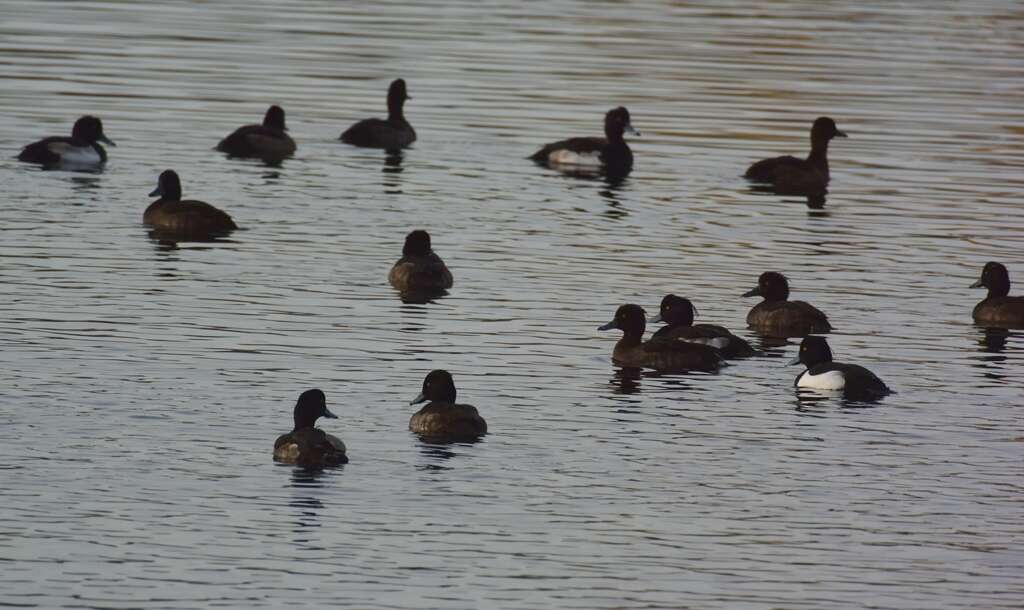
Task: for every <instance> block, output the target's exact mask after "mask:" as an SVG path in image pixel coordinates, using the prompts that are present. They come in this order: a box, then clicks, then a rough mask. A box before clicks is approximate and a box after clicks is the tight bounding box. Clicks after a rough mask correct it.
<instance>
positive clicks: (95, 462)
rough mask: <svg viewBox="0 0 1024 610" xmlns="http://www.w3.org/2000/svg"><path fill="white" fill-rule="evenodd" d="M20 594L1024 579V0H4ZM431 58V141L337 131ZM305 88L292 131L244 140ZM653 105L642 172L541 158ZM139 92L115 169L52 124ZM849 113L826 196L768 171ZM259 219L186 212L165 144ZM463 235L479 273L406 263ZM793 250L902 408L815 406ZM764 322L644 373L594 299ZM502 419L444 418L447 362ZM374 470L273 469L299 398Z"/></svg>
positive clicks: (752, 586) (833, 601) (424, 110)
mask: <svg viewBox="0 0 1024 610" xmlns="http://www.w3.org/2000/svg"><path fill="white" fill-rule="evenodd" d="M0 14H2V15H3V17H2V19H0V82H2V84H3V86H2V87H0V125H2V129H0V150H2V151H3V153H2V155H0V183H2V185H3V190H4V196H3V197H2V198H0V281H2V285H3V292H4V296H3V298H2V299H0V344H2V351H0V387H2V390H0V392H2V395H0V397H2V401H0V421H2V423H3V425H2V427H0V473H2V474H0V485H2V488H3V501H2V503H0V605H3V606H6V605H12V606H24V607H46V608H58V607H59V608H135V607H144V608H183V609H184V608H199V607H226V608H228V607H229V608H280V607H285V606H288V607H326V606H327V605H330V606H332V607H344V608H424V609H428V608H467V609H470V608H523V609H536V608H580V609H593V608H607V609H612V608H676V609H678V608H702V609H704V608H721V609H735V608H807V609H812V608H813V609H820V608H855V607H862V608H929V609H938V608H986V609H993V608H1019V607H1021V600H1024V580H1022V579H1021V574H1022V573H1024V529H1022V527H1021V523H1022V521H1021V520H1022V516H1024V503H1022V491H1024V469H1022V456H1024V333H1022V331H1014V332H1009V333H986V332H985V331H984V330H982V329H980V328H978V327H975V326H974V325H973V324H972V321H971V309H972V307H973V306H974V304H975V303H977V302H978V301H979V300H980V299H981V298H982V297H983V293H982V291H979V290H970V289H968V288H967V286H968V285H969V284H971V283H972V282H973V281H974V280H975V279H976V278H977V277H978V276H979V274H980V270H981V267H982V265H983V264H984V263H985V261H988V260H998V261H1002V262H1003V263H1005V264H1006V265H1007V266H1008V267H1009V269H1010V274H1011V280H1013V279H1016V280H1017V282H1018V283H1017V284H1016V287H1015V289H1014V292H1015V293H1021V292H1024V290H1022V289H1024V256H1022V252H1024V212H1022V210H1024V171H1022V168H1024V138H1022V136H1024V35H1022V32H1024V11H1022V9H1021V5H1020V4H1019V3H1017V2H1012V1H1009V0H1007V1H1005V2H983V1H975V2H969V3H966V2H945V1H944V2H931V3H927V4H925V3H920V4H918V3H889V2H875V3H867V4H864V3H856V4H853V3H847V2H810V1H808V2H796V1H791V2H771V3H767V2H764V3H744V2H728V1H721V2H693V3H690V2H668V3H665V2H638V3H627V2H585V3H584V2H580V3H577V2H566V1H562V0H555V1H552V2H544V3H533V2H506V1H484V2H462V3H436V4H435V3H422V4H417V5H416V6H408V5H406V3H402V2H374V3H365V4H364V3H352V4H350V3H336V2H327V1H325V2H292V1H278V2H174V3H166V4H165V5H163V6H158V5H157V4H156V3H132V2H114V1H110V2H40V1H36V0H24V1H12V0H3V1H0ZM396 77H404V78H405V79H406V80H407V81H408V83H409V92H410V94H411V95H412V97H413V99H412V100H411V101H410V102H409V103H408V105H407V106H406V114H407V116H408V118H409V119H410V121H411V122H412V124H413V125H414V126H415V127H416V129H417V131H418V133H419V140H418V141H417V142H416V144H415V146H414V147H413V148H412V149H410V150H408V151H407V152H406V154H405V155H404V157H403V158H402V159H401V160H400V161H398V162H395V161H390V162H388V161H386V160H385V157H384V155H383V154H381V153H379V152H377V151H367V150H360V149H356V148H352V147H348V146H345V145H343V144H341V143H339V142H338V141H337V140H336V138H337V137H338V134H340V133H341V131H342V130H343V129H344V128H345V127H347V126H348V125H349V124H351V123H352V122H353V121H355V120H357V119H360V118H364V117H368V116H381V115H383V114H384V93H385V91H386V88H387V84H388V83H389V82H390V80H391V79H393V78H396ZM271 103H277V104H281V105H282V106H284V108H285V110H286V112H287V113H288V122H289V126H290V130H291V133H292V135H293V137H294V138H295V139H296V141H297V142H298V146H299V148H298V152H297V154H296V156H295V158H293V159H291V160H288V161H286V162H285V163H284V164H283V165H282V166H280V167H266V166H263V165H261V164H259V163H256V162H248V161H238V160H228V159H225V158H224V157H223V156H222V155H220V154H218V153H216V152H214V151H213V150H211V149H212V147H213V146H214V145H215V144H216V143H217V141H218V139H219V138H221V137H223V136H224V135H226V134H227V133H228V132H229V131H231V130H232V129H234V128H235V127H237V126H238V125H241V124H243V123H251V122H258V121H259V120H260V119H261V118H262V116H263V112H264V111H265V110H266V108H267V106H268V105H269V104H271ZM618 105H625V106H627V107H628V108H629V109H630V111H631V113H632V115H633V125H634V126H635V127H636V128H637V129H639V130H640V131H641V132H642V134H643V135H642V136H641V137H639V138H633V139H631V143H632V147H633V150H634V153H635V155H636V159H637V162H636V169H635V171H634V172H633V173H632V175H631V176H630V177H629V178H628V179H627V180H626V181H625V182H624V183H622V184H618V185H610V184H606V183H605V182H603V181H601V180H586V179H579V178H571V177H566V176H563V175H560V174H558V173H557V172H555V171H552V170H548V169H543V168H538V167H536V166H534V165H533V164H532V163H530V162H529V161H527V160H526V159H525V157H526V156H527V155H529V154H530V153H532V152H533V151H534V150H536V149H537V148H538V147H539V146H540V145H541V144H543V143H545V142H549V141H552V140H555V139H559V138H562V137H568V136H573V135H599V134H600V133H601V120H602V117H603V115H604V112H605V111H607V110H608V109H609V108H611V107H613V106H618ZM87 113H92V114H96V115H97V116H100V117H101V118H102V119H103V121H104V125H105V129H106V133H107V135H108V136H109V137H110V138H111V139H113V140H115V141H116V142H117V147H116V148H108V152H109V154H110V162H109V163H108V165H107V167H106V170H105V171H104V172H102V173H74V172H65V171H47V172H43V171H39V170H38V169H36V168H34V167H32V166H28V165H25V164H21V163H18V162H17V161H16V160H14V158H13V157H14V156H15V155H16V154H17V152H18V151H19V150H20V148H21V146H23V145H24V144H27V143H28V142H30V141H33V140H35V139H38V138H40V137H43V136H47V135H64V134H66V133H69V132H70V128H71V124H72V123H73V121H74V120H75V118H77V117H78V116H80V115H83V114H87ZM819 115H829V116H832V117H834V118H835V119H836V121H837V122H838V124H839V127H840V129H843V130H845V131H847V132H848V133H849V135H850V137H849V139H846V140H837V141H835V142H833V145H832V147H831V150H830V159H831V165H832V174H833V179H832V184H831V185H830V192H829V194H828V200H827V203H826V205H825V207H824V208H823V209H820V210H815V209H810V208H809V207H808V206H807V204H806V202H805V201H803V200H802V199H801V198H799V197H779V196H775V195H765V194H760V193H756V192H753V191H752V190H751V189H750V186H749V185H748V184H746V182H745V181H744V180H743V179H742V178H740V177H739V176H740V175H741V174H742V172H743V171H744V169H745V168H746V166H747V165H748V164H749V163H750V162H752V161H754V160H756V159H759V158H762V157H766V156H769V155H774V154H786V153H792V154H801V155H802V154H805V153H806V149H807V132H808V129H809V126H810V123H811V121H812V120H813V119H814V118H815V117H817V116H819ZM166 168H174V169H176V170H177V171H178V172H179V174H181V176H182V180H183V183H184V191H185V196H186V197H194V198H198V199H203V200H205V201H209V202H211V203H214V204H215V205H217V206H219V207H221V208H222V209H224V210H226V211H227V212H229V213H230V214H232V215H233V216H234V218H235V219H236V221H237V222H238V224H239V225H240V226H241V227H242V230H240V231H238V232H236V233H234V234H233V235H231V236H230V238H228V239H224V240H220V241H217V242H214V243H180V244H178V245H177V246H176V247H174V246H171V245H167V244H161V243H158V242H157V241H154V240H151V239H150V238H149V237H148V235H147V232H146V230H145V229H144V227H143V226H142V225H141V217H142V211H143V209H144V208H145V206H146V205H147V204H148V203H149V201H150V200H151V199H150V198H149V197H147V193H148V192H149V191H150V190H152V189H153V188H154V187H155V186H156V177H157V175H158V174H159V172H160V171H162V170H163V169H166ZM413 228H426V229H428V230H430V231H431V233H432V234H433V237H434V247H435V250H436V251H437V252H438V253H439V254H440V255H441V256H442V257H443V258H444V259H445V261H446V262H447V263H448V265H449V267H450V268H451V269H452V271H453V273H454V275H455V288H454V289H453V290H452V291H451V293H450V295H449V296H447V297H445V298H442V299H439V300H437V301H436V302H433V303H428V304H425V305H416V304H403V303H402V302H401V300H400V299H399V298H398V297H397V295H396V294H395V292H394V291H393V290H392V289H391V288H390V286H389V285H388V284H387V280H386V276H387V272H388V269H389V268H390V266H391V264H392V263H393V262H394V261H395V260H396V259H397V258H398V256H399V254H400V251H401V246H402V240H403V238H404V236H405V234H406V232H408V231H409V230H411V229H413ZM766 270H777V271H781V272H783V273H786V274H787V275H788V276H789V278H790V281H791V287H792V290H793V296H794V298H800V299H805V300H808V301H810V302H812V303H814V304H815V305H817V306H818V307H820V308H821V309H823V310H824V311H825V312H827V313H828V315H829V317H830V318H831V320H832V321H833V324H834V326H835V328H836V330H835V331H834V332H833V333H832V334H831V335H830V336H829V342H830V343H831V345H832V348H833V350H834V351H835V353H836V357H837V359H838V360H842V361H848V362H857V363H860V364H863V365H866V366H868V367H870V368H871V369H872V370H873V371H875V372H876V373H877V374H878V375H879V376H880V377H882V378H883V379H884V380H885V381H886V382H887V383H888V384H889V385H890V386H892V387H893V388H894V389H895V390H896V391H897V394H895V395H893V396H890V397H888V398H886V399H885V400H883V401H881V402H878V403H876V404H874V405H858V404H851V403H846V402H843V401H841V400H839V399H836V398H831V397H822V398H819V399H812V400H808V399H801V398H798V396H797V395H796V393H795V392H794V390H793V387H792V383H793V379H794V377H795V376H796V375H797V373H799V370H800V367H786V366H784V363H785V362H786V361H787V360H788V359H789V358H790V357H792V356H793V354H794V353H795V346H796V341H790V342H789V343H788V344H786V345H781V346H780V345H772V344H771V343H763V342H761V341H759V340H758V338H757V336H756V335H755V334H753V333H752V332H751V331H749V330H747V329H746V328H745V323H744V317H745V315H746V312H747V310H748V309H749V308H750V307H751V306H752V305H754V300H752V299H743V298H740V296H739V295H740V294H742V293H743V292H745V291H747V290H748V289H750V288H752V287H753V286H754V284H755V282H756V278H757V275H758V274H759V273H760V272H762V271H766ZM668 292H675V293H677V294H685V295H687V296H689V297H691V298H692V299H693V300H694V301H695V303H696V305H697V307H698V308H699V311H700V314H699V316H698V321H705V322H715V323H719V324H724V325H726V326H728V327H729V328H730V329H731V330H733V332H736V333H738V334H741V335H743V336H746V337H748V338H750V339H751V340H752V341H753V342H754V343H755V344H756V345H762V344H764V345H765V346H766V347H767V348H768V349H767V351H766V352H765V354H764V355H762V356H760V357H755V358H751V359H748V360H742V361H736V362H734V363H733V364H732V365H730V366H729V367H727V368H726V369H724V370H723V371H722V372H721V373H720V374H717V375H664V376H655V375H648V376H643V377H636V376H634V375H629V374H623V373H622V372H620V371H619V370H618V369H617V368H616V367H615V366H614V365H613V364H612V362H611V359H610V355H611V350H612V347H613V345H614V343H615V341H616V340H617V339H618V336H619V335H618V334H617V333H600V332H597V331H596V330H595V329H596V327H597V326H598V325H600V324H603V323H604V322H607V321H608V320H609V319H611V317H612V315H613V314H614V311H615V308H616V307H617V306H618V305H620V304H622V303H627V302H635V303H638V304H641V305H643V306H644V307H646V308H647V310H648V312H649V313H650V314H652V313H653V312H654V311H655V310H656V309H657V305H658V302H659V301H660V299H661V297H662V296H663V295H664V294H666V293H668ZM434 368H446V369H448V370H450V371H452V373H453V374H454V376H455V381H456V384H457V386H458V388H459V398H460V400H461V401H464V402H468V403H472V404H475V405H476V406H477V407H478V408H479V410H480V412H481V414H482V415H483V416H484V417H485V418H486V419H487V421H488V424H489V426H490V430H491V434H489V435H488V436H487V437H486V438H485V439H484V440H483V441H482V442H479V443H476V444H472V445H451V446H432V445H425V444H423V443H421V442H420V441H419V440H417V439H416V438H415V437H413V436H412V435H411V434H410V433H409V432H408V430H407V422H408V419H409V416H410V415H411V414H412V413H413V412H414V410H415V407H410V406H409V405H408V402H409V400H411V399H412V398H413V397H414V396H416V394H417V393H418V392H419V390H420V384H421V382H422V379H423V376H424V375H425V374H426V373H427V372H428V371H429V370H431V369H434ZM311 387H319V388H322V389H323V390H324V391H325V392H326V394H327V399H328V405H329V407H330V408H331V409H332V410H333V411H334V412H335V413H337V414H338V415H339V416H340V419H337V420H326V421H322V422H321V425H322V427H323V428H325V429H326V430H328V431H330V432H332V433H334V434H337V435H338V436H340V437H341V438H343V439H344V440H345V442H346V443H347V444H348V446H349V454H350V457H351V463H349V464H348V465H346V466H344V467H340V468H336V469H329V470H325V471H321V472H307V471H303V470H301V469H296V468H293V467H290V466H283V465H278V464H275V463H274V462H273V461H272V459H271V450H272V445H273V441H274V439H275V437H276V436H277V435H278V434H281V433H283V432H286V431H288V430H289V429H290V428H291V409H292V406H293V405H294V401H295V398H296V397H297V396H298V394H299V393H300V392H301V391H303V390H305V389H308V388H311Z"/></svg>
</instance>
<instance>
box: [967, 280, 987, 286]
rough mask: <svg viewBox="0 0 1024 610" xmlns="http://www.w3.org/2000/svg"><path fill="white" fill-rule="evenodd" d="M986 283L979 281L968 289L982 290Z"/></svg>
mask: <svg viewBox="0 0 1024 610" xmlns="http://www.w3.org/2000/svg"><path fill="white" fill-rule="evenodd" d="M984 282H985V280H978V281H977V282H974V283H973V284H971V285H970V286H968V288H981V287H982V286H984V285H985V284H984Z"/></svg>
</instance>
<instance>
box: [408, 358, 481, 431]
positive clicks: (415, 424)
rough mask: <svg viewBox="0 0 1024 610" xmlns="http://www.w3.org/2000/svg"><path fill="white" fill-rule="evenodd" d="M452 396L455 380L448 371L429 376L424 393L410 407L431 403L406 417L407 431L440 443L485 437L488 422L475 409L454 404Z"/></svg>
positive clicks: (424, 384)
mask: <svg viewBox="0 0 1024 610" xmlns="http://www.w3.org/2000/svg"><path fill="white" fill-rule="evenodd" d="M455 395H456V392H455V381H454V380H453V379H452V376H451V374H450V373H449V372H448V371H445V370H441V369H438V370H435V371H431V372H430V373H428V374H427V376H426V378H425V379H424V380H423V391H422V392H420V395H419V396H417V397H416V398H415V399H413V401H412V402H411V403H409V404H412V405H415V404H419V403H421V402H425V401H428V400H429V401H430V402H429V403H427V405H426V406H424V407H423V408H422V409H420V410H419V411H417V412H416V413H415V414H414V415H413V416H412V417H411V418H409V430H412V431H413V432H415V433H416V434H418V435H419V436H420V437H422V438H423V439H424V440H427V441H431V442H439V443H457V442H472V441H475V440H477V439H478V438H480V437H481V436H483V435H485V434H487V422H485V421H484V418H482V417H480V413H479V412H478V411H477V410H476V407H474V406H473V405H466V404H458V403H456V402H455Z"/></svg>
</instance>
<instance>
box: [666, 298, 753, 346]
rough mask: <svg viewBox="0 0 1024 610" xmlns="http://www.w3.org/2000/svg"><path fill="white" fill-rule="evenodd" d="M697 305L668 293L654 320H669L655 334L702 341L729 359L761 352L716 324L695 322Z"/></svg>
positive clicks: (680, 339)
mask: <svg viewBox="0 0 1024 610" xmlns="http://www.w3.org/2000/svg"><path fill="white" fill-rule="evenodd" d="M696 311H697V308H696V307H694V306H693V303H692V302H690V299H687V298H685V297H678V296H676V295H674V294H667V295H665V298H663V299H662V300H661V307H660V311H659V313H658V315H657V316H655V317H654V319H653V320H651V323H652V324H653V323H657V322H660V321H664V322H665V326H663V327H662V328H660V329H658V331H657V332H656V333H654V335H653V336H652V337H651V340H652V341H653V340H655V339H669V340H679V341H688V342H690V343H700V344H702V345H707V346H710V347H713V348H715V349H717V350H718V351H719V352H720V353H721V354H722V355H723V356H724V357H726V358H743V357H746V356H753V355H754V354H755V353H757V352H756V351H755V350H754V348H753V347H751V346H750V344H749V343H747V342H746V341H744V340H743V339H741V338H739V337H737V336H736V335H734V334H732V333H731V332H729V330H728V329H727V328H725V327H723V326H718V325H715V324H694V323H693V316H694V314H695V313H696Z"/></svg>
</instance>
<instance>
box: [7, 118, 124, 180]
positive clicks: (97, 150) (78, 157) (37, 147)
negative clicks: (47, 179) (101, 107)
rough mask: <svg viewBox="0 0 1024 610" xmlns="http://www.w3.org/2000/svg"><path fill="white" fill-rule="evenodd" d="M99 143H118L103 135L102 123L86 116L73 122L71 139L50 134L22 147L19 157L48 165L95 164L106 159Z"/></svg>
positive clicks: (85, 165) (105, 153)
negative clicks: (50, 135)
mask: <svg viewBox="0 0 1024 610" xmlns="http://www.w3.org/2000/svg"><path fill="white" fill-rule="evenodd" d="M100 142H103V143H105V144H109V145H111V146H117V145H116V144H114V143H113V142H112V141H110V139H109V138H107V136H105V135H103V122H102V121H100V120H99V119H98V118H96V117H94V116H88V115H87V116H83V117H81V118H80V119H78V120H77V121H75V125H74V127H72V128H71V137H70V138H68V137H64V136H53V137H49V138H43V139H42V140H39V141H38V142H33V143H31V144H29V145H28V146H26V147H25V148H23V149H22V150H21V153H19V154H18V160H19V161H25V162H27V163H38V164H40V165H42V166H44V167H48V168H54V167H58V166H71V167H96V166H100V165H103V164H104V163H106V162H107V151H106V150H104V149H103V147H102V146H100V144H99V143H100Z"/></svg>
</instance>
